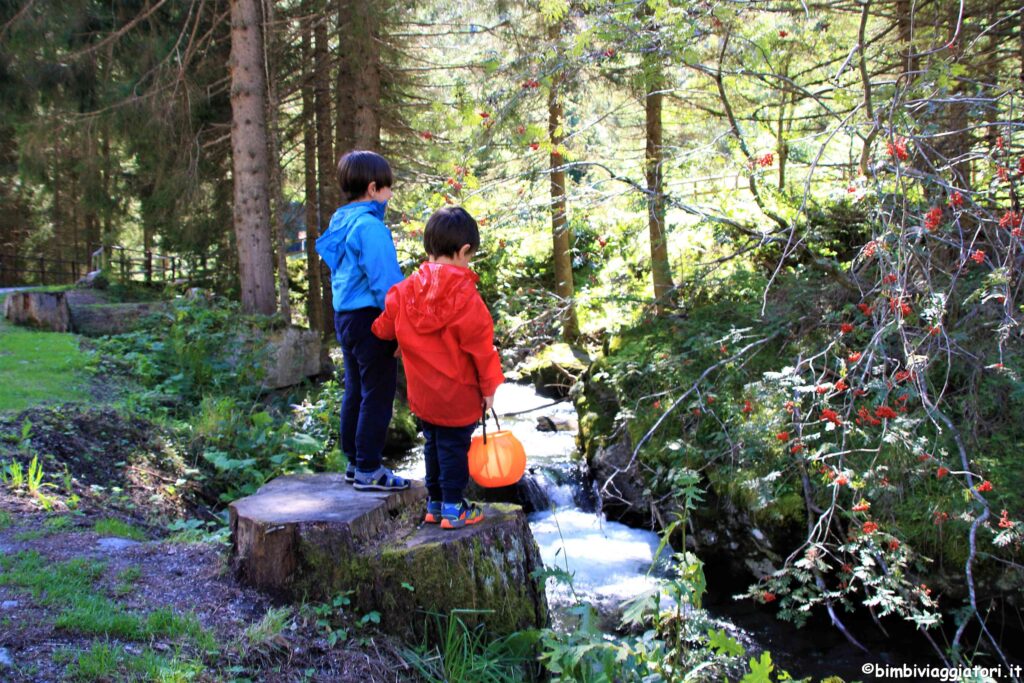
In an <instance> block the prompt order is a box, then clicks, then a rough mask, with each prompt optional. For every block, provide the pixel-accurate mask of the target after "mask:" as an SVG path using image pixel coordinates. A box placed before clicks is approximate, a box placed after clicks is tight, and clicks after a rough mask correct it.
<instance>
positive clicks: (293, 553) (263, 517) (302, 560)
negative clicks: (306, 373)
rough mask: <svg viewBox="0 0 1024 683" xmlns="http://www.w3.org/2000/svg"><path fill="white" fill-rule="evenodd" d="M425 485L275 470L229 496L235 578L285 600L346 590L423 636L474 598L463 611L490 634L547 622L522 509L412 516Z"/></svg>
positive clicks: (356, 604) (400, 630)
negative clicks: (463, 521)
mask: <svg viewBox="0 0 1024 683" xmlns="http://www.w3.org/2000/svg"><path fill="white" fill-rule="evenodd" d="M425 499H426V491H425V489H424V488H423V487H422V485H414V486H413V487H412V488H410V489H408V490H406V491H401V492H394V493H376V492H359V491H355V490H354V489H353V488H352V487H351V486H348V485H346V484H345V483H344V482H343V477H342V475H341V474H313V475H295V476H287V477H280V478H278V479H275V480H273V481H271V482H270V483H268V484H267V485H265V486H264V487H263V488H261V489H260V490H259V491H258V492H257V493H256V494H254V495H252V496H249V497H247V498H243V499H241V500H238V501H235V502H234V503H232V504H231V505H230V518H231V544H232V564H233V566H234V568H235V571H236V572H237V574H238V576H239V578H240V579H241V580H243V581H244V582H246V583H248V584H251V585H253V586H255V587H256V588H259V589H261V590H263V591H265V592H268V593H271V594H274V595H277V596H279V597H284V598H290V599H292V600H307V599H312V600H327V599H329V598H331V597H333V596H335V595H337V594H339V593H343V592H347V593H349V598H350V600H351V603H352V608H351V609H353V610H354V611H355V612H356V613H366V612H370V611H377V612H379V613H380V615H381V627H382V628H383V629H385V630H386V631H388V632H391V633H396V634H399V635H402V636H406V637H421V636H422V635H423V634H424V633H425V630H424V629H425V626H426V625H427V623H428V621H429V620H430V618H431V617H430V615H431V614H432V613H450V612H451V611H452V610H455V609H470V610H474V612H469V613H464V614H463V615H462V616H463V618H464V620H465V621H466V622H467V623H468V624H470V625H472V624H476V623H480V622H482V623H483V624H484V625H485V627H486V628H487V629H488V630H489V631H491V632H493V633H496V634H506V633H511V632H513V631H516V630H520V629H523V628H529V627H540V626H543V625H545V624H546V622H547V601H546V598H545V595H544V586H543V584H542V583H541V582H540V581H538V580H537V579H535V578H533V576H532V575H531V574H532V572H533V571H534V570H535V569H538V568H540V567H541V559H540V552H539V550H538V548H537V545H536V542H535V541H534V540H533V535H532V534H531V533H530V528H529V526H528V525H527V523H526V517H525V516H524V515H523V512H522V509H521V508H519V507H517V506H512V505H499V504H495V505H488V506H486V507H485V509H484V510H485V512H484V514H485V519H484V521H483V522H481V523H479V524H476V525H474V526H471V527H467V528H465V529H461V530H459V531H445V530H443V529H441V528H440V527H439V526H435V525H426V524H422V523H421V522H420V520H421V515H422V513H423V504H424V500H425Z"/></svg>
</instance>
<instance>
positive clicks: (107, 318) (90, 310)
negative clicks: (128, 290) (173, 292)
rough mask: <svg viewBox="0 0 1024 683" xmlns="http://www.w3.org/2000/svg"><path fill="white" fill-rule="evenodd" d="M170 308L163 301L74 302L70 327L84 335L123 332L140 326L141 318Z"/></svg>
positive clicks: (97, 335) (105, 334)
mask: <svg viewBox="0 0 1024 683" xmlns="http://www.w3.org/2000/svg"><path fill="white" fill-rule="evenodd" d="M168 310H170V305H169V304H168V303H166V302H163V301H151V302H146V303H129V304H74V305H72V306H71V329H72V330H74V331H75V332H77V333H78V334H81V335H85V336H86V337H105V336H107V335H112V334H124V333H125V332H131V331H132V330H135V329H137V328H138V327H140V325H141V323H142V319H143V318H145V317H146V316H149V315H153V314H154V313H162V312H165V311H168Z"/></svg>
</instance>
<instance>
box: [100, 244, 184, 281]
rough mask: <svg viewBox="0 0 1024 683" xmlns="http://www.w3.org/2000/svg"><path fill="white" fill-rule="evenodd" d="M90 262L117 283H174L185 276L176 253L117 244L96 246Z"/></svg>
mask: <svg viewBox="0 0 1024 683" xmlns="http://www.w3.org/2000/svg"><path fill="white" fill-rule="evenodd" d="M91 265H92V270H102V271H105V272H106V273H107V274H108V276H110V277H111V278H113V279H116V280H120V281H121V282H130V281H136V282H174V281H175V280H177V279H178V278H179V277H182V276H184V275H185V269H184V268H183V263H182V261H181V259H180V258H179V257H177V256H169V255H166V254H156V253H153V252H152V251H143V250H141V249H128V248H126V247H120V246H107V247H100V248H99V249H97V250H96V251H94V252H93V253H92V264H91Z"/></svg>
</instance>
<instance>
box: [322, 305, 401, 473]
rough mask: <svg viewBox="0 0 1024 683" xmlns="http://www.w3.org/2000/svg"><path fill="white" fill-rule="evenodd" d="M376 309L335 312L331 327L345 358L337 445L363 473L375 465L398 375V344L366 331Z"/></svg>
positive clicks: (381, 447) (371, 322)
mask: <svg viewBox="0 0 1024 683" xmlns="http://www.w3.org/2000/svg"><path fill="white" fill-rule="evenodd" d="M380 313H381V311H380V309H378V308H360V309H358V310H355V311H341V312H338V311H335V313H334V332H335V334H336V335H337V337H338V343H340V344H341V353H342V356H343V358H344V361H345V395H344V396H343V397H342V399H341V449H342V451H343V452H344V453H345V456H346V457H347V458H348V461H349V462H350V463H354V464H355V466H356V469H358V470H361V471H363V472H373V471H374V470H376V469H377V468H378V467H380V453H381V450H383V448H384V438H385V436H387V431H388V424H389V423H390V422H391V412H392V410H393V408H394V402H395V388H396V381H397V378H398V360H397V359H396V358H395V349H397V348H398V344H396V343H395V342H393V341H384V340H383V339H379V338H377V337H376V336H375V335H374V334H373V332H371V331H370V326H371V325H372V324H373V321H374V320H375V319H376V318H377V316H378V315H380Z"/></svg>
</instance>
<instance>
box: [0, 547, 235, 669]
mask: <svg viewBox="0 0 1024 683" xmlns="http://www.w3.org/2000/svg"><path fill="white" fill-rule="evenodd" d="M105 571H106V563H104V562H97V561H94V560H86V559H82V558H78V559H74V560H70V561H68V562H57V563H52V562H48V561H47V560H46V559H45V558H44V557H43V556H42V555H40V554H39V553H37V552H22V553H16V554H14V555H11V556H3V557H0V586H3V585H9V586H16V587H19V588H23V589H26V590H28V591H29V592H30V593H31V594H32V597H33V599H35V600H38V601H39V602H40V603H41V604H42V605H45V606H47V607H52V608H55V609H60V610H61V611H60V613H59V614H58V615H57V617H56V619H55V620H54V625H55V626H56V627H57V628H61V629H65V630H67V631H72V632H75V633H80V634H85V635H102V636H114V637H117V638H123V639H126V640H138V641H149V640H152V639H154V638H169V639H181V638H185V639H187V640H189V641H190V642H192V643H194V644H195V645H196V646H197V647H199V648H200V649H202V650H203V651H206V652H210V651H214V650H216V648H217V641H216V639H215V638H214V636H213V634H212V633H210V632H209V631H207V630H206V629H204V628H203V626H202V624H200V623H199V620H198V619H197V618H196V616H195V615H194V614H191V613H188V614H184V615H182V614H178V613H176V612H175V611H174V610H172V609H171V608H169V607H161V608H158V609H155V610H153V611H151V612H149V613H148V614H137V613H134V612H128V611H126V610H125V609H124V608H123V607H121V606H120V605H118V604H117V603H115V602H113V601H111V600H110V599H109V598H108V597H107V596H105V595H103V594H102V593H101V592H100V589H98V587H97V586H96V585H95V584H96V583H97V582H98V581H99V580H100V579H101V578H102V577H103V575H104V573H105ZM140 574H141V572H140V570H139V569H138V567H130V568H128V569H126V570H124V571H123V572H121V574H120V575H119V576H118V579H119V582H118V585H124V584H125V583H127V582H128V581H134V580H135V579H137V578H138V576H139V575H140ZM116 591H117V588H116V587H115V590H114V592H116Z"/></svg>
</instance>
